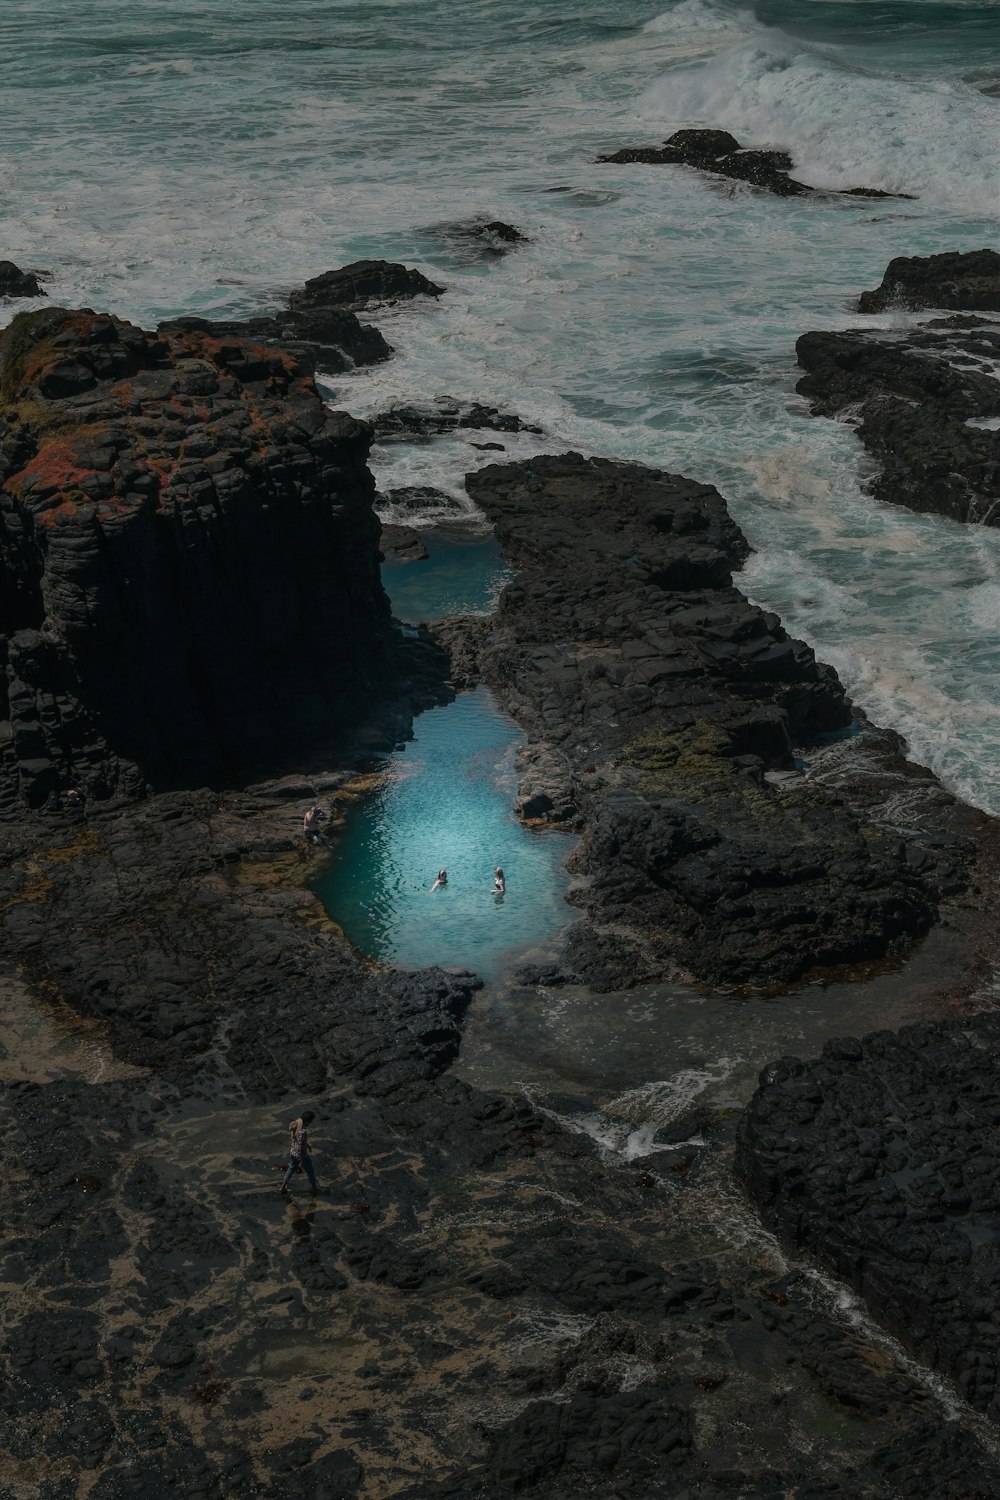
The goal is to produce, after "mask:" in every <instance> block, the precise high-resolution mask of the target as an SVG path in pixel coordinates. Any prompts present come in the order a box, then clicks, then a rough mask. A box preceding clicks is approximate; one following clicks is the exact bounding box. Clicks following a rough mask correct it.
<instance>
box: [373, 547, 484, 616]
mask: <svg viewBox="0 0 1000 1500" xmlns="http://www.w3.org/2000/svg"><path fill="white" fill-rule="evenodd" d="M422 535H423V538H424V543H425V545H426V547H427V550H428V552H429V553H430V556H429V557H428V558H427V559H426V561H424V562H400V561H399V560H398V559H396V558H391V557H387V558H386V560H385V562H384V563H383V564H382V583H383V586H384V588H385V591H386V593H387V594H388V595H389V598H390V600H391V601H392V612H393V614H394V615H395V616H396V617H397V619H400V620H407V621H409V622H411V623H416V622H418V621H420V620H437V619H442V618H443V617H444V616H445V615H468V614H472V615H482V614H488V613H489V612H490V611H491V610H492V609H493V608H494V606H495V605H496V602H497V596H498V594H499V593H500V590H501V589H502V588H503V586H504V584H505V583H507V582H508V580H509V579H511V578H512V577H513V576H514V570H513V568H512V567H511V566H510V565H509V564H508V563H505V562H504V560H503V556H502V554H501V552H500V543H499V542H498V541H497V540H496V538H495V537H492V536H488V537H484V536H476V535H475V534H472V535H466V536H463V535H462V534H461V533H460V532H459V533H452V534H444V533H441V534H438V533H434V532H432V533H430V534H429V535H428V534H427V533H422Z"/></svg>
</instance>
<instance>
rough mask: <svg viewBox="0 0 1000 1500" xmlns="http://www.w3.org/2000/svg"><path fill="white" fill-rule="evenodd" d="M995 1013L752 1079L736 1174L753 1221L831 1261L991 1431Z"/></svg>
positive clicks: (999, 1397) (995, 1400)
mask: <svg viewBox="0 0 1000 1500" xmlns="http://www.w3.org/2000/svg"><path fill="white" fill-rule="evenodd" d="M998 1125H1000V1017H998V1016H997V1015H995V1014H991V1015H981V1016H977V1017H975V1018H973V1019H968V1018H966V1019H962V1020H957V1021H941V1022H935V1023H924V1024H921V1025H918V1026H908V1027H905V1028H904V1029H903V1030H902V1031H900V1032H899V1033H898V1034H893V1033H891V1032H886V1031H881V1032H876V1033H874V1034H873V1035H872V1036H868V1037H865V1038H864V1039H863V1040H862V1041H858V1040H857V1039H855V1038H851V1037H848V1038H840V1039H838V1040H835V1041H831V1042H828V1043H827V1045H826V1047H825V1048H824V1049H823V1055H822V1057H821V1058H819V1059H817V1060H814V1061H812V1062H808V1063H807V1062H802V1061H800V1060H799V1059H797V1058H782V1059H781V1060H780V1061H779V1062H776V1063H772V1064H770V1065H769V1066H768V1067H767V1068H765V1069H764V1071H763V1072H762V1074H761V1078H760V1087H759V1089H758V1090H757V1093H756V1094H755V1095H754V1098H753V1100H752V1102H751V1104H750V1106H749V1109H748V1111H747V1113H746V1116H745V1118H744V1120H743V1121H742V1123H741V1126H740V1132H739V1138H738V1148H737V1160H736V1165H737V1171H738V1173H739V1175H740V1177H741V1178H742V1180H743V1181H744V1183H745V1184H746V1186H747V1188H748V1190H749V1192H750V1194H751V1196H752V1197H753V1199H754V1201H755V1202H756V1203H757V1205H758V1207H759V1208H760V1211H761V1213H762V1215H763V1218H764V1221H765V1223H766V1224H767V1225H768V1226H769V1227H770V1228H771V1229H773V1230H774V1231H775V1232H776V1233H777V1234H778V1235H779V1236H780V1237H781V1238H782V1239H783V1240H784V1241H785V1242H786V1243H788V1244H790V1245H792V1246H793V1247H795V1248H800V1249H804V1250H807V1251H808V1252H809V1253H810V1254H813V1255H816V1256H817V1257H819V1258H820V1259H821V1260H822V1261H824V1262H825V1263H826V1264H827V1265H829V1266H831V1267H832V1268H833V1269H834V1270H835V1271H836V1272H837V1274H838V1275H841V1276H843V1277H844V1278H845V1279H846V1280H847V1281H849V1282H850V1283H851V1285H852V1286H854V1287H855V1288H856V1289H857V1290H858V1291H859V1292H860V1293H861V1295H862V1296H863V1297H864V1298H865V1299H866V1301H867V1302H868V1304H869V1306H870V1307H871V1309H872V1311H873V1312H874V1313H875V1315H876V1317H877V1318H878V1319H879V1320H880V1321H881V1322H883V1323H886V1324H888V1326H889V1327H890V1328H891V1329H892V1330H894V1331H895V1332H896V1333H897V1334H899V1335H900V1336H901V1337H902V1338H903V1339H904V1340H905V1342H906V1343H907V1344H908V1345H909V1346H910V1348H911V1349H913V1350H915V1351H916V1352H917V1353H918V1354H919V1356H920V1357H921V1358H922V1359H924V1360H926V1361H927V1362H928V1363H930V1364H931V1365H932V1366H934V1367H935V1368H937V1369H940V1370H943V1371H945V1372H947V1373H948V1374H949V1375H951V1376H952V1377H953V1378H954V1379H955V1381H956V1382H957V1384H958V1386H959V1388H960V1389H961V1391H962V1394H963V1395H964V1396H965V1398H966V1399H967V1400H968V1401H969V1402H970V1404H971V1405H973V1406H974V1407H976V1408H978V1409H979V1410H981V1411H984V1412H986V1413H987V1414H988V1415H989V1416H990V1417H991V1418H992V1420H993V1421H998V1420H1000V1370H998V1363H997V1301H998V1295H1000V1145H998V1142H997V1126H998Z"/></svg>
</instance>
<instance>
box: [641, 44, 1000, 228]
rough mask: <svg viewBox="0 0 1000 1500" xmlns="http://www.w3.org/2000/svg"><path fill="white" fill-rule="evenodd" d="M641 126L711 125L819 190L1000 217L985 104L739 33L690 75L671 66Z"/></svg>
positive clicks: (996, 128)
mask: <svg viewBox="0 0 1000 1500" xmlns="http://www.w3.org/2000/svg"><path fill="white" fill-rule="evenodd" d="M639 108H640V111H641V113H642V115H643V116H644V118H646V119H647V120H648V121H650V122H656V123H657V124H662V125H668V126H671V127H677V126H681V125H693V124H705V125H713V126H722V127H725V128H726V129H728V130H731V131H733V133H734V134H735V135H736V136H737V137H738V138H739V139H740V140H741V142H742V143H743V144H744V145H748V146H780V147H784V148H785V149H787V150H789V151H790V152H791V153H792V155H793V157H794V160H795V175H796V176H798V177H799V178H800V179H801V180H802V181H804V182H808V183H810V184H811V185H812V186H814V187H819V188H833V189H836V188H850V187H877V188H882V189H884V190H886V191H888V192H898V193H913V194H916V195H918V196H919V198H920V199H921V201H922V202H928V203H935V204H942V205H947V206H948V207H949V208H952V209H956V210H959V211H962V212H966V213H970V214H983V215H987V216H992V215H995V214H996V213H997V212H998V210H1000V188H998V182H997V173H996V162H997V158H998V155H1000V123H998V113H997V110H996V107H995V104H994V103H993V101H992V100H990V99H989V98H987V97H986V96H984V95H982V94H980V93H978V92H977V91H976V90H974V89H972V88H970V87H969V86H968V85H966V84H964V83H961V82H952V81H950V80H940V81H937V82H934V83H930V82H928V81H927V80H921V81H920V82H919V83H917V82H915V81H911V80H908V79H905V78H892V77H887V76H886V75H885V74H884V73H877V72H870V73H868V72H863V71H861V70H859V69H857V68H853V67H850V66H847V65H844V64H842V63H841V62H840V61H839V60H837V59H836V58H835V57H833V56H824V55H822V54H820V53H817V52H816V51H814V50H810V49H808V48H806V47H804V46H802V45H801V44H799V43H797V42H795V41H793V40H792V39H791V38H789V37H788V36H786V35H785V34H784V33H782V32H778V31H773V30H768V29H767V28H765V27H760V26H751V30H750V33H749V34H748V35H747V36H745V37H744V38H742V39H741V40H740V41H738V42H736V43H735V44H734V45H732V46H730V47H728V48H726V49H725V50H724V51H722V52H720V53H718V54H717V55H716V56H714V57H712V58H711V59H710V60H708V61H707V62H704V63H701V64H699V65H698V66H697V67H686V68H679V69H672V70H671V71H670V72H668V73H667V74H666V75H665V76H664V77H663V78H661V79H660V80H659V81H658V82H657V83H655V84H654V85H652V86H651V87H650V88H649V89H648V90H646V92H645V93H644V95H643V96H642V98H641V99H640V101H639Z"/></svg>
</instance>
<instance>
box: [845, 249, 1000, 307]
mask: <svg viewBox="0 0 1000 1500" xmlns="http://www.w3.org/2000/svg"><path fill="white" fill-rule="evenodd" d="M893 307H899V308H906V309H909V310H911V311H912V310H915V309H916V310H919V309H920V308H925V307H927V308H934V307H942V308H953V309H955V310H956V311H959V312H964V311H967V310H968V311H973V312H1000V254H998V253H997V251H996V250H969V251H958V250H946V251H944V252H943V253H942V254H941V255H912V256H907V255H898V256H897V257H896V259H895V260H891V261H890V262H889V264H888V266H887V268H886V272H885V275H884V276H883V277H882V285H881V286H878V287H876V288H875V290H874V291H871V292H862V293H861V297H860V299H859V301H858V311H859V312H863V313H878V312H884V311H885V310H886V309H887V308H893Z"/></svg>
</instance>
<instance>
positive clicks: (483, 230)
mask: <svg viewBox="0 0 1000 1500" xmlns="http://www.w3.org/2000/svg"><path fill="white" fill-rule="evenodd" d="M424 237H426V239H427V240H428V241H430V242H431V243H432V244H433V243H437V244H438V245H439V246H444V247H445V249H446V251H447V252H448V254H449V255H451V256H452V257H455V258H457V259H458V260H459V261H465V262H468V263H475V262H476V261H491V260H499V259H500V258H501V257H503V256H505V255H509V254H510V253H511V251H512V250H516V249H517V247H518V245H527V244H529V243H530V237H529V236H528V235H526V234H525V233H524V232H523V230H520V229H518V228H516V226H515V225H513V224H507V223H505V221H504V220H503V219H489V218H487V217H486V216H485V215H480V216H478V217H475V218H471V219H458V220H456V221H455V222H454V223H446V224H434V225H432V226H431V227H430V228H429V229H427V230H425V231H424Z"/></svg>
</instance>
